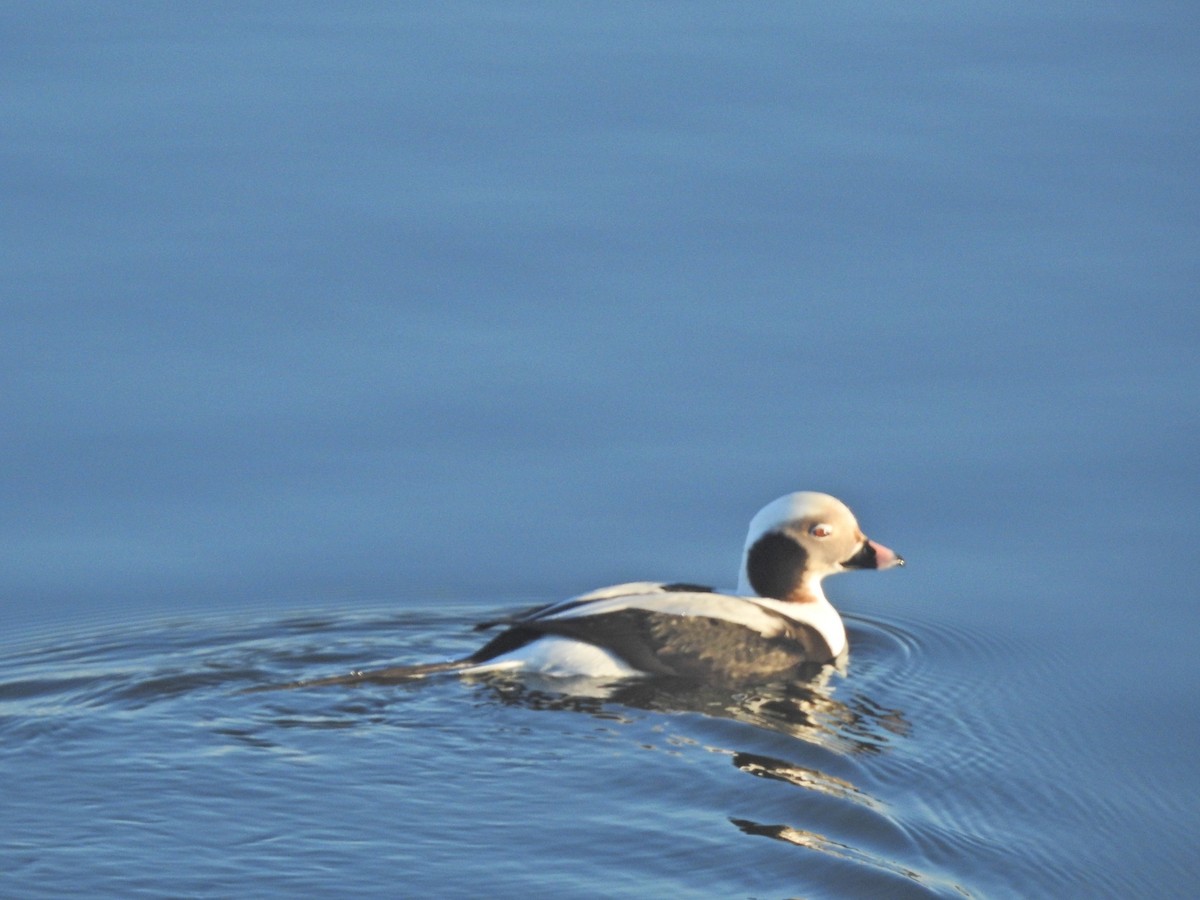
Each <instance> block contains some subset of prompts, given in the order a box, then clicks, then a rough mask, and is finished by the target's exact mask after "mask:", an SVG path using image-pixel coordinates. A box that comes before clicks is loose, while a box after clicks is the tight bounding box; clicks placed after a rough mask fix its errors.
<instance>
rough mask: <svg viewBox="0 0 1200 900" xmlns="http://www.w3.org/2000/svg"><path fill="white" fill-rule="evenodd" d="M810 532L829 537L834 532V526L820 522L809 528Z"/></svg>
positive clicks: (816, 535)
mask: <svg viewBox="0 0 1200 900" xmlns="http://www.w3.org/2000/svg"><path fill="white" fill-rule="evenodd" d="M808 533H809V534H811V535H812V536H813V537H819V538H823V537H829V536H830V535H831V534H833V526H832V525H826V524H825V523H824V522H818V523H817V524H816V525H814V526H812V527H811V528H809V529H808Z"/></svg>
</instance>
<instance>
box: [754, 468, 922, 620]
mask: <svg viewBox="0 0 1200 900" xmlns="http://www.w3.org/2000/svg"><path fill="white" fill-rule="evenodd" d="M902 565H904V560H903V559H902V558H901V557H900V556H899V555H898V554H896V553H895V552H894V551H892V550H889V549H888V548H887V547H884V546H883V545H882V544H877V543H875V542H874V541H872V540H869V539H868V538H867V536H866V535H865V534H863V533H862V529H860V528H859V527H858V521H857V520H856V519H855V518H854V514H853V513H852V512H850V510H849V508H848V507H847V506H846V504H844V503H843V502H842V501H841V500H838V499H837V498H836V497H831V496H829V495H828V494H819V493H816V492H813V491H799V492H797V493H795V494H788V495H786V496H784V497H780V498H779V499H778V500H775V501H773V502H771V503H768V504H767V505H766V506H764V507H763V508H762V509H761V510H759V511H758V514H757V515H756V516H755V517H754V518H753V519H751V520H750V530H749V532H748V533H747V535H746V547H745V549H744V550H743V552H742V570H741V573H740V575H739V576H738V593H739V594H742V595H743V596H751V595H752V596H758V597H772V598H774V599H776V600H789V601H793V602H796V603H806V602H812V601H824V600H825V594H824V592H822V590H821V579H822V578H824V577H825V576H826V575H833V574H834V573H836V572H845V571H846V570H847V569H887V568H891V567H892V566H902Z"/></svg>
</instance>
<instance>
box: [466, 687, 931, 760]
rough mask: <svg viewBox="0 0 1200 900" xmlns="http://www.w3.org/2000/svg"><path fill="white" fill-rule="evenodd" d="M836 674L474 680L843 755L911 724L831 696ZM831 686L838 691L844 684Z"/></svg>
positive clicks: (552, 703)
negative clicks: (718, 725)
mask: <svg viewBox="0 0 1200 900" xmlns="http://www.w3.org/2000/svg"><path fill="white" fill-rule="evenodd" d="M841 673H843V674H844V667H843V669H842V670H841ZM838 677H839V669H837V668H835V667H834V666H829V665H827V666H814V667H812V668H811V669H810V670H807V671H801V672H798V673H796V675H795V676H794V677H792V678H790V679H788V680H787V681H776V682H771V683H767V684H760V685H738V686H729V685H713V684H705V683H698V682H694V681H688V680H684V679H670V678H647V679H641V680H637V681H622V682H616V683H604V682H598V681H596V680H594V679H562V678H532V677H530V676H529V675H524V676H521V677H520V678H516V677H504V676H500V675H491V676H487V677H482V678H479V679H477V680H478V681H479V682H480V683H482V684H484V685H486V686H487V687H488V688H489V690H490V692H491V695H492V696H493V697H494V698H495V699H496V700H497V701H499V702H501V703H504V704H506V705H514V706H524V707H526V708H529V709H556V710H573V711H576V712H584V713H588V714H590V715H594V716H601V717H606V718H620V717H621V714H620V711H619V710H620V708H621V707H625V708H628V709H641V710H650V711H654V712H664V713H666V712H670V713H678V712H695V713H701V714H703V715H706V716H714V717H717V718H724V719H732V720H734V721H738V722H744V723H746V724H750V725H754V726H757V727H759V728H766V729H769V730H771V731H776V732H781V733H783V734H788V735H791V736H793V737H796V738H799V739H801V740H804V741H808V742H809V743H814V744H819V745H821V746H824V747H828V748H829V749H833V750H836V751H839V752H844V753H879V752H881V751H884V750H885V749H886V748H887V747H888V746H889V745H890V744H891V743H892V742H894V741H895V740H896V739H897V738H898V737H901V736H903V735H905V734H907V732H908V730H909V724H908V722H907V721H906V720H905V718H904V715H903V713H902V712H901V711H900V710H897V709H889V708H887V707H884V706H882V705H880V704H878V703H875V702H873V701H872V700H871V699H870V698H868V697H864V696H861V695H859V694H854V693H849V696H848V698H847V699H846V700H842V699H839V698H837V697H835V696H834V693H835V685H834V679H835V678H838ZM837 688H839V689H844V688H845V685H844V683H842V684H838V685H837ZM759 768H760V770H761V768H762V767H761V766H760V767H759ZM753 774H761V771H756V772H754V773H753Z"/></svg>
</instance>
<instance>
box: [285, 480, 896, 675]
mask: <svg viewBox="0 0 1200 900" xmlns="http://www.w3.org/2000/svg"><path fill="white" fill-rule="evenodd" d="M902 565H904V560H903V558H901V557H900V556H899V555H898V554H896V553H895V552H893V551H892V550H889V549H888V548H887V547H884V546H883V545H882V544H878V543H876V542H875V541H872V540H869V539H868V538H867V537H866V535H864V534H863V532H862V530H861V529H860V528H859V526H858V522H857V520H856V519H855V518H854V515H853V513H851V512H850V510H849V509H848V508H847V507H846V505H845V504H844V503H842V502H841V501H840V500H838V499H837V498H835V497H831V496H829V495H828V494H819V493H814V492H808V491H803V492H798V493H794V494H788V495H786V496H784V497H780V498H779V499H778V500H775V501H773V502H772V503H769V504H767V505H766V506H765V507H763V508H762V509H761V510H760V511H759V512H758V514H757V515H756V516H755V517H754V518H753V519H752V520H751V521H750V530H749V533H748V534H747V537H746V545H745V549H744V551H743V553H742V566H741V573H740V576H739V579H738V587H737V591H736V593H733V594H728V593H720V592H717V591H715V590H713V589H712V588H709V587H703V586H700V585H695V584H683V583H676V584H662V583H658V582H649V581H638V582H631V583H628V584H619V585H615V586H613V587H607V588H602V589H601V590H598V591H593V592H592V593H590V594H583V595H581V596H579V597H574V598H572V599H569V600H563V601H560V602H558V603H552V604H549V605H547V606H541V607H537V608H535V609H531V610H528V611H526V612H524V613H521V614H519V615H516V616H513V617H510V618H502V619H497V620H494V621H491V622H484V623H482V624H480V625H479V626H477V628H478V629H480V630H483V629H488V628H494V627H497V626H504V630H503V631H501V632H500V633H499V634H497V635H496V636H495V637H494V638H492V640H490V641H489V642H488V643H487V644H485V645H484V646H483V647H481V648H480V649H479V650H477V651H476V652H475V653H472V654H471V655H470V656H467V657H465V658H463V659H458V660H454V661H451V662H443V663H431V664H427V665H416V666H399V667H395V668H390V669H380V670H376V671H371V672H355V673H352V674H350V675H343V676H338V677H335V678H324V679H318V680H316V681H310V682H300V683H299V684H300V685H317V684H334V683H347V682H352V681H393V680H405V679H408V678H415V677H420V676H423V675H428V674H431V673H434V672H461V673H484V672H504V671H522V672H532V673H538V674H542V675H550V676H592V677H603V678H614V677H618V678H619V677H627V676H637V675H662V676H678V677H683V678H690V679H706V680H713V681H747V680H756V679H764V678H771V677H778V676H780V675H783V674H786V673H787V672H789V671H792V670H796V669H798V668H799V667H801V666H806V665H821V664H824V663H827V662H831V661H833V660H835V659H837V658H838V657H839V656H840V655H841V654H842V653H843V652H844V651H845V649H846V629H845V626H844V625H843V624H842V619H841V616H839V615H838V612H837V610H836V609H834V608H833V605H832V604H831V603H830V602H829V600H828V599H826V597H825V592H824V591H823V590H822V589H821V580H822V579H823V578H825V576H826V575H833V574H835V573H837V572H844V571H846V570H847V569H887V568H891V567H892V566H902ZM297 686H299V685H297Z"/></svg>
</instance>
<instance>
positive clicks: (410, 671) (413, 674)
mask: <svg viewBox="0 0 1200 900" xmlns="http://www.w3.org/2000/svg"><path fill="white" fill-rule="evenodd" d="M471 665H474V662H473V661H472V660H470V659H456V660H453V661H451V662H440V663H422V664H419V665H414V666H390V667H388V668H386V669H369V670H367V671H363V672H347V673H346V674H345V675H332V676H330V677H329V678H310V679H306V680H304V681H290V682H288V683H286V684H263V685H258V686H257V687H251V688H246V689H245V690H243V691H239V693H242V694H257V693H259V692H260V691H291V690H296V689H298V688H313V687H327V686H329V685H331V684H363V683H370V684H403V683H404V682H406V681H418V680H420V679H422V678H424V677H425V676H427V675H436V674H437V673H439V672H458V671H460V670H462V669H465V668H467V667H468V666H471Z"/></svg>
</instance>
